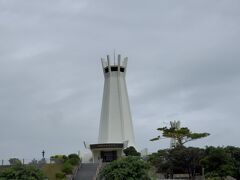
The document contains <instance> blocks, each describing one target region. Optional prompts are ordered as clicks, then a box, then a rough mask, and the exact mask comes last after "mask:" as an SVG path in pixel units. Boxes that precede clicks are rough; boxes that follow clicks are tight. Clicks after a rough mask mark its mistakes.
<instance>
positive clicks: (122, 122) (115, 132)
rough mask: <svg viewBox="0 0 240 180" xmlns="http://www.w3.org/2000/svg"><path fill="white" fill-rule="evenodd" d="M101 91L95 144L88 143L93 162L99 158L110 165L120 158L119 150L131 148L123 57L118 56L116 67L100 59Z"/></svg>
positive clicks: (130, 124)
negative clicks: (101, 71) (101, 97)
mask: <svg viewBox="0 0 240 180" xmlns="http://www.w3.org/2000/svg"><path fill="white" fill-rule="evenodd" d="M102 68H103V74H104V78H105V81H104V89H103V100H102V111H101V119H100V126H99V137H98V144H91V145H90V149H91V151H92V154H93V162H98V161H99V160H100V159H102V160H103V162H110V161H113V160H115V159H117V158H118V157H120V156H122V154H123V149H124V148H126V147H129V146H135V139H134V133H133V124H132V116H131V111H130V105H129V99H128V93H127V87H126V81H125V76H126V70H127V58H124V60H123V61H122V60H121V56H120V55H118V59H117V64H115V59H114V64H111V62H110V57H109V56H107V60H105V59H102Z"/></svg>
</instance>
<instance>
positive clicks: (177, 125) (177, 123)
mask: <svg viewBox="0 0 240 180" xmlns="http://www.w3.org/2000/svg"><path fill="white" fill-rule="evenodd" d="M170 125H171V128H175V129H180V121H170ZM176 146H177V141H176V139H175V138H171V141H170V148H174V147H176Z"/></svg>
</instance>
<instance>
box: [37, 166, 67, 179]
mask: <svg viewBox="0 0 240 180" xmlns="http://www.w3.org/2000/svg"><path fill="white" fill-rule="evenodd" d="M62 168H63V164H55V163H52V164H44V165H43V166H42V168H41V170H42V171H43V173H44V174H46V176H47V178H48V179H49V180H57V178H56V174H57V173H63V172H62Z"/></svg>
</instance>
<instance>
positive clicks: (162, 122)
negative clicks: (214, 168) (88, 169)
mask: <svg viewBox="0 0 240 180" xmlns="http://www.w3.org/2000/svg"><path fill="white" fill-rule="evenodd" d="M239 7H240V1H239V0H211V1H209V0H196V1H192V0H181V1H179V0H155V1H154V0H152V1H143V0H142V1H139V0H131V1H129V0H121V1H120V0H118V1H112V0H102V1H97V0H85V1H84V0H48V1H47V0H34V1H33V0H21V1H19V0H0V159H8V158H9V157H19V158H34V157H36V158H39V157H41V151H42V150H43V149H44V150H45V151H46V156H47V157H49V156H50V155H53V154H69V153H72V152H77V151H78V150H81V152H87V151H86V150H85V149H84V146H83V141H87V142H88V143H96V142H97V138H98V126H99V120H100V111H101V102H102V93H103V83H104V77H103V73H102V69H101V62H100V58H101V57H105V56H106V55H107V54H110V55H113V50H114V49H116V53H121V54H122V56H127V57H128V58H129V64H128V70H127V77H126V80H127V86H128V93H129V98H130V104H131V110H132V116H133V124H134V130H135V136H136V144H137V145H138V149H139V150H141V149H143V148H145V147H147V148H148V149H149V151H150V152H153V151H157V150H158V149H160V148H166V147H168V146H169V140H162V141H158V142H157V141H156V142H150V141H149V139H151V138H153V137H155V136H157V135H158V132H157V131H156V128H158V127H161V126H166V125H168V124H169V121H171V120H180V121H181V125H182V126H188V127H189V128H190V129H191V130H192V131H194V132H209V133H211V136H209V137H207V138H205V139H201V140H197V141H195V142H192V143H189V145H191V146H200V147H204V146H206V145H214V146H222V145H234V146H240V141H239V138H240V131H239V128H240V119H239V117H240V109H239V104H240V93H239V92H240V83H239V82H240V11H239Z"/></svg>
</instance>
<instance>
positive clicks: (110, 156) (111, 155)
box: [101, 151, 117, 162]
mask: <svg viewBox="0 0 240 180" xmlns="http://www.w3.org/2000/svg"><path fill="white" fill-rule="evenodd" d="M101 159H102V160H103V162H112V161H114V160H116V159H117V151H101Z"/></svg>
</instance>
